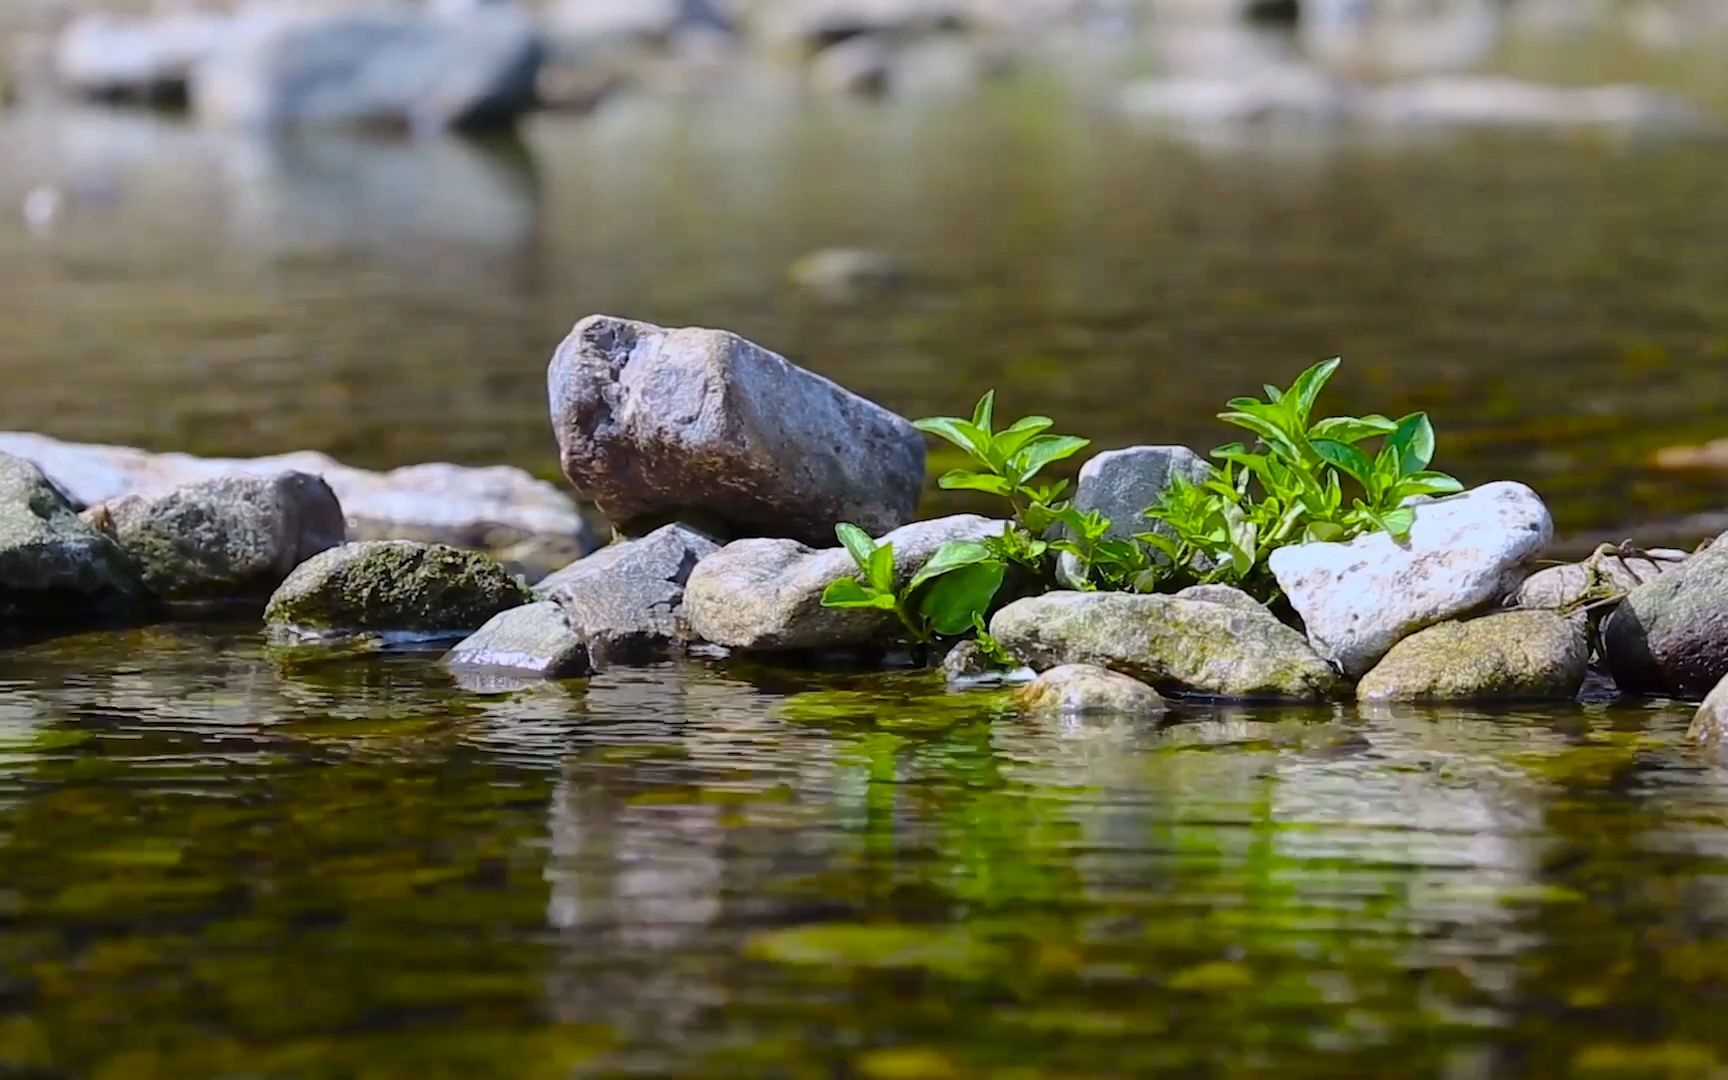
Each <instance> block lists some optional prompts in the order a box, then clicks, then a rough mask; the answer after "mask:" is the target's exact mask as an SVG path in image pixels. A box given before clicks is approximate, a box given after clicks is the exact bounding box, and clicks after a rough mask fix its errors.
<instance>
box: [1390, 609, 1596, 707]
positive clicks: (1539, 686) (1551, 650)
mask: <svg viewBox="0 0 1728 1080" xmlns="http://www.w3.org/2000/svg"><path fill="white" fill-rule="evenodd" d="M1589 661H1590V648H1589V645H1588V643H1587V642H1586V641H1585V638H1584V632H1583V630H1582V629H1581V628H1580V627H1579V626H1578V625H1577V624H1576V623H1574V622H1571V621H1569V620H1567V619H1566V618H1564V617H1562V616H1560V615H1557V614H1555V613H1554V612H1551V611H1508V612H1505V613H1502V614H1498V615H1489V616H1486V617H1484V618H1480V619H1472V620H1470V621H1469V622H1448V623H1441V624H1440V625H1439V626H1431V627H1429V628H1428V629H1426V630H1422V631H1419V632H1417V633H1415V634H1413V635H1411V636H1410V637H1407V638H1405V639H1404V640H1403V641H1400V642H1399V643H1398V644H1396V645H1394V646H1392V649H1391V651H1390V652H1388V653H1387V654H1386V656H1385V658H1384V659H1383V660H1381V661H1380V663H1379V664H1377V665H1375V667H1374V670H1372V671H1370V672H1369V673H1368V674H1367V675H1365V676H1363V678H1362V682H1361V683H1360V684H1359V685H1358V686H1357V687H1356V696H1357V698H1359V699H1360V700H1362V701H1432V700H1440V701H1447V700H1490V699H1499V700H1535V699H1545V698H1569V697H1572V696H1573V695H1575V694H1577V693H1578V688H1579V687H1580V686H1582V685H1583V683H1584V674H1585V671H1586V669H1587V668H1588V666H1589Z"/></svg>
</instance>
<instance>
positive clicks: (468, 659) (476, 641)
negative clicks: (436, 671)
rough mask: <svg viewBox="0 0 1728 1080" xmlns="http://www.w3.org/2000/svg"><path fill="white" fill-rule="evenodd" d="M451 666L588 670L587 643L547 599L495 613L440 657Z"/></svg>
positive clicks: (561, 674)
mask: <svg viewBox="0 0 1728 1080" xmlns="http://www.w3.org/2000/svg"><path fill="white" fill-rule="evenodd" d="M444 663H445V664H446V665H448V666H450V667H454V668H484V669H493V670H498V671H503V672H520V673H522V674H526V675H535V676H539V677H541V678H547V679H581V678H586V677H587V676H589V675H592V674H594V663H593V659H592V658H591V657H590V655H589V652H588V643H587V641H586V640H585V639H584V638H583V636H582V635H581V634H579V633H577V632H576V630H575V629H573V628H572V627H571V626H570V624H569V622H568V621H566V620H565V618H564V612H563V611H562V610H561V609H560V608H559V607H558V605H557V604H554V603H552V602H551V601H550V600H542V601H539V602H537V603H532V604H524V605H522V606H521V607H517V608H511V609H510V610H509V611H502V612H499V613H498V614H497V615H494V616H492V618H490V619H488V620H487V621H486V624H485V625H484V626H482V627H480V629H478V630H476V631H474V633H472V634H470V635H469V636H468V637H466V638H464V639H463V640H462V642H461V643H460V644H458V645H457V646H456V647H455V648H453V649H451V650H450V652H449V653H448V654H447V655H446V656H445V657H444Z"/></svg>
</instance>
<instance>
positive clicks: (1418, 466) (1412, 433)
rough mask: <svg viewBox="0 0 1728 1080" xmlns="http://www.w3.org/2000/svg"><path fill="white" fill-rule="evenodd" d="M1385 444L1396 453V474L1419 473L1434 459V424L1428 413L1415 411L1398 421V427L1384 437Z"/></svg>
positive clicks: (1401, 475)
mask: <svg viewBox="0 0 1728 1080" xmlns="http://www.w3.org/2000/svg"><path fill="white" fill-rule="evenodd" d="M1386 446H1387V447H1388V448H1390V449H1392V450H1393V451H1394V452H1395V453H1396V454H1397V455H1398V475H1399V476H1400V477H1403V476H1409V475H1411V474H1412V473H1419V472H1421V471H1422V470H1423V469H1426V468H1427V467H1428V463H1429V462H1430V461H1433V460H1434V425H1433V424H1431V423H1429V422H1428V414H1427V413H1421V412H1415V413H1411V414H1410V415H1409V416H1406V417H1404V418H1403V419H1402V420H1400V421H1398V427H1397V428H1396V430H1394V431H1393V432H1392V434H1391V435H1388V436H1387V437H1386Z"/></svg>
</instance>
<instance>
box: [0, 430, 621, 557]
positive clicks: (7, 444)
mask: <svg viewBox="0 0 1728 1080" xmlns="http://www.w3.org/2000/svg"><path fill="white" fill-rule="evenodd" d="M0 453H8V454H14V455H16V456H18V457H21V458H24V459H25V460H27V461H33V462H35V463H36V464H37V465H38V466H39V467H40V468H41V469H42V471H43V472H45V473H47V474H48V476H49V477H50V478H52V479H53V481H54V483H55V484H57V485H59V487H60V488H61V489H62V490H63V491H65V492H66V493H67V495H68V496H70V497H71V499H72V501H73V502H75V503H77V504H79V505H80V506H94V505H96V504H97V503H102V502H107V501H108V500H110V499H115V498H119V497H120V496H122V495H127V494H131V493H133V492H138V491H156V490H161V489H165V488H173V487H179V486H182V485H184V484H191V483H197V482H198V481H201V480H209V479H213V478H215V477H219V476H263V477H271V476H276V475H278V474H280V473H283V472H305V473H311V474H313V475H314V476H319V477H322V478H323V480H324V482H325V483H327V484H329V485H330V489H331V490H332V491H334V492H335V493H336V497H337V499H339V500H340V501H341V503H342V509H343V510H344V511H345V512H346V513H347V515H348V536H349V538H351V539H355V540H419V541H423V542H425V543H429V544H452V545H454V546H456V547H472V548H486V549H499V548H505V547H508V546H510V545H512V544H518V543H521V542H523V541H527V540H543V541H545V542H547V543H562V544H568V545H572V546H575V547H577V548H579V549H580V550H582V551H584V552H586V551H592V550H593V549H594V548H596V547H598V546H599V539H598V538H597V537H596V536H595V535H594V530H593V527H592V526H591V525H589V524H588V522H587V521H586V520H584V519H583V517H582V514H581V512H580V511H579V510H578V509H577V507H576V503H575V501H574V500H572V499H571V498H570V497H569V496H568V495H565V494H564V493H563V492H561V491H559V490H558V489H557V488H556V487H553V486H552V485H551V484H548V483H545V482H543V481H540V480H536V479H534V478H533V477H532V476H529V475H528V474H527V473H525V472H523V471H522V470H521V469H516V468H511V467H509V466H502V465H500V466H493V467H491V468H483V469H475V468H468V467H466V466H462V465H447V464H444V463H441V462H440V463H429V464H425V465H408V466H404V467H403V468H400V469H392V470H390V471H388V472H369V471H367V470H365V469H356V468H352V467H350V466H348V465H344V464H342V463H341V462H339V461H337V460H336V459H334V458H332V457H329V456H328V455H325V454H319V453H314V452H312V451H301V452H299V453H293V454H275V455H271V456H269V457H260V458H198V457H192V456H191V455H189V454H173V453H168V454H156V453H151V452H149V451H147V450H135V449H133V448H131V447H124V446H100V445H93V444H84V443H68V442H61V441H60V440H58V439H51V438H49V437H47V436H46V435H35V434H30V433H28V432H0Z"/></svg>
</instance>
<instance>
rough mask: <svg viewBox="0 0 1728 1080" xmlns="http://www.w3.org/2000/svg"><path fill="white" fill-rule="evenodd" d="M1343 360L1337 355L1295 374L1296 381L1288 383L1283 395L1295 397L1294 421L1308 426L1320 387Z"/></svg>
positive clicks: (1323, 385)
mask: <svg viewBox="0 0 1728 1080" xmlns="http://www.w3.org/2000/svg"><path fill="white" fill-rule="evenodd" d="M1343 362H1344V361H1343V360H1342V359H1341V358H1339V357H1333V358H1332V359H1330V360H1322V361H1321V362H1320V363H1318V364H1315V365H1314V366H1313V367H1311V368H1309V369H1308V370H1307V371H1304V372H1303V373H1302V374H1300V375H1298V376H1296V381H1295V382H1294V383H1291V384H1290V392H1289V393H1288V394H1287V395H1285V396H1286V397H1291V398H1294V399H1295V410H1296V422H1297V423H1298V424H1300V425H1301V426H1302V427H1304V428H1306V427H1307V426H1308V416H1309V414H1310V413H1312V412H1313V411H1314V402H1315V401H1316V400H1317V399H1318V398H1319V397H1320V391H1321V389H1322V388H1323V387H1325V385H1326V382H1327V380H1329V379H1331V378H1332V373H1333V372H1334V371H1337V370H1338V365H1339V364H1342V363H1343Z"/></svg>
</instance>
